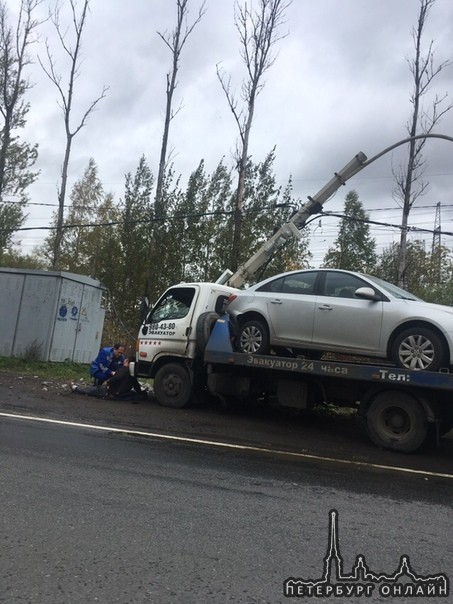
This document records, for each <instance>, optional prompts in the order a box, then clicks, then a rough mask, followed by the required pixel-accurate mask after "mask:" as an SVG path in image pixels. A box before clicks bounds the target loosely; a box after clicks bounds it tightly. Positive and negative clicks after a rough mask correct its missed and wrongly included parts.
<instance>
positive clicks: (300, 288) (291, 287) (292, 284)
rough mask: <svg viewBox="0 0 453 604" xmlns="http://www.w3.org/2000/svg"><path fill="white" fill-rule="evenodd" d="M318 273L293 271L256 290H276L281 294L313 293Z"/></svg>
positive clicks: (275, 291)
mask: <svg viewBox="0 0 453 604" xmlns="http://www.w3.org/2000/svg"><path fill="white" fill-rule="evenodd" d="M316 277H317V273H316V272H315V271H313V272H308V273H292V274H289V275H285V276H283V277H279V278H278V279H274V281H270V282H269V283H266V284H264V285H262V286H261V287H260V288H258V289H257V290H256V291H258V292H274V293H280V294H299V295H308V294H313V293H314V289H315V281H316Z"/></svg>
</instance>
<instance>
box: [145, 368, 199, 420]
mask: <svg viewBox="0 0 453 604" xmlns="http://www.w3.org/2000/svg"><path fill="white" fill-rule="evenodd" d="M191 394H192V384H191V380H190V375H189V372H188V371H187V369H186V368H185V367H184V365H182V364H180V363H168V364H167V365H163V366H162V367H161V368H160V369H159V370H158V371H157V373H156V377H155V378H154V396H155V397H156V399H157V402H158V403H159V405H162V406H163V407H171V408H173V409H182V408H183V407H187V406H188V405H189V403H190V400H191Z"/></svg>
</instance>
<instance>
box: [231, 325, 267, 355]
mask: <svg viewBox="0 0 453 604" xmlns="http://www.w3.org/2000/svg"><path fill="white" fill-rule="evenodd" d="M237 345H238V347H239V351H240V352H246V353H247V354H267V353H268V352H269V332H268V329H267V326H266V325H265V324H264V323H263V322H261V321H258V320H256V319H254V320H253V321H245V322H244V323H242V325H241V326H240V327H239V334H238V340H237Z"/></svg>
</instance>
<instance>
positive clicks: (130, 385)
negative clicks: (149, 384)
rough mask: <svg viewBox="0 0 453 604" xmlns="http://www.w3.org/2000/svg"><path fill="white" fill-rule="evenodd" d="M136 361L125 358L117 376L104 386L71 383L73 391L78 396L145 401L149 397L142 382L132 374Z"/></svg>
mask: <svg viewBox="0 0 453 604" xmlns="http://www.w3.org/2000/svg"><path fill="white" fill-rule="evenodd" d="M134 361H135V359H134V357H130V358H125V359H124V361H123V364H122V365H121V367H120V368H119V369H118V370H117V371H116V372H115V375H112V377H111V378H109V379H108V380H105V381H104V382H103V383H102V384H98V385H94V386H79V385H78V384H74V383H73V382H71V390H72V392H77V393H78V394H86V395H88V396H95V397H97V398H114V399H121V400H131V401H133V402H137V401H138V400H140V399H144V398H146V396H147V394H146V391H144V390H143V389H142V387H141V385H140V382H139V381H138V380H137V378H136V377H135V376H133V375H131V372H130V363H132V362H134Z"/></svg>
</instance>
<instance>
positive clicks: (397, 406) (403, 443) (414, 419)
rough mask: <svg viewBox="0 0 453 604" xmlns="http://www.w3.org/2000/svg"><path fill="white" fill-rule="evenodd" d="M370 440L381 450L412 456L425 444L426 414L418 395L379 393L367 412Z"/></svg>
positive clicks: (389, 391) (393, 391) (395, 392)
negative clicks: (413, 452)
mask: <svg viewBox="0 0 453 604" xmlns="http://www.w3.org/2000/svg"><path fill="white" fill-rule="evenodd" d="M366 425H367V430H368V434H369V436H370V438H371V440H372V441H373V442H374V444H376V445H377V446H378V447H382V448H384V449H391V450H392V451H400V452H402V453H411V452H412V451H415V450H416V449H418V448H419V447H421V445H422V444H423V443H424V442H425V440H426V437H427V434H428V426H427V421H426V414H425V411H424V409H423V407H422V406H421V404H420V403H419V401H418V400H417V398H416V397H415V396H412V395H411V394H408V393H406V392H402V391H399V390H385V391H382V392H379V393H378V394H377V395H376V396H375V397H374V398H373V399H372V401H371V404H370V406H369V407H368V410H367V412H366Z"/></svg>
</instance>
